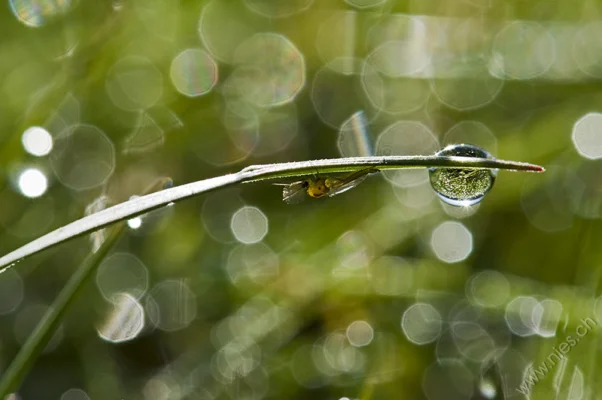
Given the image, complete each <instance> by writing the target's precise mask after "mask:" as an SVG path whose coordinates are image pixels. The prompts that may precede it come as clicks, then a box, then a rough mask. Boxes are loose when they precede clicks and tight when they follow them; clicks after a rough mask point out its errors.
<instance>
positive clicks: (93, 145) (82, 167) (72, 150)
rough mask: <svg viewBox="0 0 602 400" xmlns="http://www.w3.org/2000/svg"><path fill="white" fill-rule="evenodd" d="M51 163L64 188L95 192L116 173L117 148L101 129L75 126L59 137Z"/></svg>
mask: <svg viewBox="0 0 602 400" xmlns="http://www.w3.org/2000/svg"><path fill="white" fill-rule="evenodd" d="M50 164H51V165H52V169H53V170H54V173H55V175H56V176H57V178H58V179H59V180H60V181H61V183H62V184H64V185H65V186H67V187H69V188H71V189H74V190H87V189H92V188H95V187H97V186H100V185H102V184H103V183H105V182H106V180H107V179H109V177H110V176H111V175H112V174H113V171H114V170H115V147H114V145H113V142H112V141H111V139H109V137H108V136H107V135H106V134H105V133H104V132H103V131H102V130H100V128H98V127H96V126H94V125H86V124H79V125H74V126H71V127H70V128H68V129H66V130H65V131H63V132H62V133H61V134H60V135H59V136H58V137H57V138H56V142H55V150H54V151H53V152H52V153H51V154H50Z"/></svg>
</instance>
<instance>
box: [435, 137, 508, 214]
mask: <svg viewBox="0 0 602 400" xmlns="http://www.w3.org/2000/svg"><path fill="white" fill-rule="evenodd" d="M437 155H438V156H459V157H480V158H493V157H492V155H491V154H489V153H488V152H487V151H485V150H483V149H481V148H480V147H477V146H473V145H470V144H452V145H449V146H447V147H446V148H444V149H443V150H441V151H439V152H438V153H437ZM496 175H497V170H491V169H460V168H431V169H429V176H430V180H431V185H432V187H433V189H434V190H435V192H436V193H437V195H438V196H439V198H441V200H443V201H444V202H446V203H447V204H451V205H453V206H471V205H473V204H476V203H478V202H479V201H481V200H483V198H484V197H485V195H486V194H487V192H489V191H490V190H491V188H492V187H493V183H494V182H495V177H496Z"/></svg>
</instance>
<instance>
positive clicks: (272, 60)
mask: <svg viewBox="0 0 602 400" xmlns="http://www.w3.org/2000/svg"><path fill="white" fill-rule="evenodd" d="M234 62H235V63H236V64H237V65H238V68H239V71H238V72H239V74H241V76H240V77H239V79H240V80H239V85H240V87H239V89H240V90H241V92H242V93H243V95H244V97H245V99H246V100H247V101H249V102H251V103H252V104H255V105H257V106H259V107H275V106H280V105H283V104H287V103H290V102H292V101H293V100H294V99H295V97H296V96H297V95H298V94H299V92H300V91H301V90H302V89H303V87H304V86H305V80H306V76H305V74H306V70H305V58H304V56H303V54H302V53H301V51H299V49H298V48H297V47H296V46H295V44H294V43H293V42H291V41H290V40H289V39H288V38H286V37H285V36H283V35H279V34H276V33H258V34H255V35H253V36H251V37H250V38H248V39H246V40H245V41H243V42H242V43H241V44H240V45H239V46H238V47H237V48H236V51H235V53H234Z"/></svg>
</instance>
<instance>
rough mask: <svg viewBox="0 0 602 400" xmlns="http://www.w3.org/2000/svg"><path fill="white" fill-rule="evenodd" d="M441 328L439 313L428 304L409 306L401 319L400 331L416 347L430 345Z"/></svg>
mask: <svg viewBox="0 0 602 400" xmlns="http://www.w3.org/2000/svg"><path fill="white" fill-rule="evenodd" d="M442 327H443V319H442V317H441V313H439V311H437V309H436V308H435V307H433V306H432V305H430V304H428V303H415V304H413V305H411V306H410V307H409V308H408V309H407V310H406V311H405V312H404V313H403V317H402V318H401V329H402V330H403V333H404V334H405V336H406V338H407V339H408V340H409V341H410V342H412V343H414V344H418V345H424V344H428V343H432V342H434V341H435V340H437V338H438V337H439V335H441V329H442Z"/></svg>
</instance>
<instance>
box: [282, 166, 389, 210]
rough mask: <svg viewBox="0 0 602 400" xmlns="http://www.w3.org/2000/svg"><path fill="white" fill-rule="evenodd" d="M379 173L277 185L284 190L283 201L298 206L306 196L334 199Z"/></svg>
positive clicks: (368, 170) (362, 172) (361, 172)
mask: <svg viewBox="0 0 602 400" xmlns="http://www.w3.org/2000/svg"><path fill="white" fill-rule="evenodd" d="M375 172H379V171H378V170H377V169H375V168H366V169H362V170H359V171H356V172H352V173H350V174H349V175H347V176H344V177H334V176H330V175H314V176H312V177H310V178H308V179H304V180H301V181H297V182H293V183H276V184H275V185H278V186H284V187H283V188H282V200H283V201H284V202H286V203H288V204H297V203H300V202H302V201H303V199H304V198H305V195H308V196H310V197H313V198H314V199H318V198H320V197H324V196H328V197H333V196H336V195H338V194H341V193H343V192H346V191H348V190H350V189H353V188H354V187H356V186H357V185H359V184H360V183H362V182H363V181H364V179H366V176H368V174H371V173H375Z"/></svg>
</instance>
